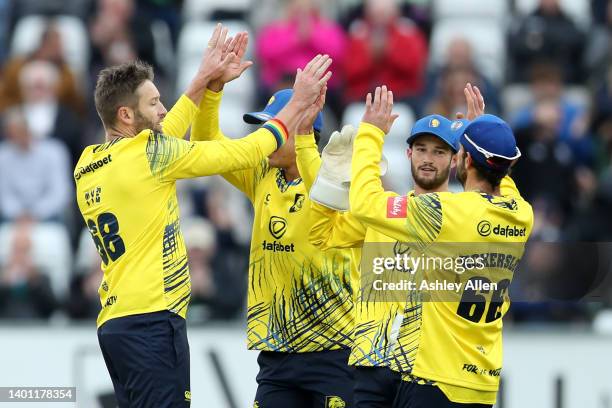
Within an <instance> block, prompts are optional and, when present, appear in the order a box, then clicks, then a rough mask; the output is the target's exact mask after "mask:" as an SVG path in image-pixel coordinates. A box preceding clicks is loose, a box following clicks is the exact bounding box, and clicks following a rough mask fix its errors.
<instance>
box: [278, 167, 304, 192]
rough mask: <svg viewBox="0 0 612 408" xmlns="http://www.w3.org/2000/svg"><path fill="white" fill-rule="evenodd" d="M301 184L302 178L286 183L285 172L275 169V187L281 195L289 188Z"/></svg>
mask: <svg viewBox="0 0 612 408" xmlns="http://www.w3.org/2000/svg"><path fill="white" fill-rule="evenodd" d="M301 182H302V178H301V177H298V178H296V179H295V180H292V181H287V179H286V178H285V171H284V170H283V169H276V185H277V186H278V189H279V190H280V191H281V193H284V192H285V191H287V189H288V188H289V187H291V186H297V185H298V184H300V183H301Z"/></svg>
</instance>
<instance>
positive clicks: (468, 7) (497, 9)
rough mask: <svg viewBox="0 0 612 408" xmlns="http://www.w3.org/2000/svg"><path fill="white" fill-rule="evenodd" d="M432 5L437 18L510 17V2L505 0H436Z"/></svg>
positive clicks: (501, 19)
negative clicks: (458, 0)
mask: <svg viewBox="0 0 612 408" xmlns="http://www.w3.org/2000/svg"><path fill="white" fill-rule="evenodd" d="M432 6H433V17H434V19H435V20H441V19H446V18H466V17H469V18H483V19H493V20H497V21H503V20H504V19H505V18H507V17H508V2H507V1H503V0H497V1H482V0H461V2H457V1H454V0H434V1H433V5H432Z"/></svg>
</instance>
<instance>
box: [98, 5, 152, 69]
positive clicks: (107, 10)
mask: <svg viewBox="0 0 612 408" xmlns="http://www.w3.org/2000/svg"><path fill="white" fill-rule="evenodd" d="M89 29H90V34H91V42H92V61H91V69H92V73H94V74H97V72H98V71H99V70H100V69H101V68H103V67H106V66H110V65H117V64H121V63H123V62H127V61H132V60H134V59H136V58H139V59H141V60H143V61H146V62H148V63H150V64H152V65H154V66H155V71H156V72H159V67H158V66H156V61H155V53H154V49H155V44H154V40H153V33H152V31H151V21H150V19H149V18H148V16H147V15H146V14H144V13H140V12H136V6H135V4H134V0H98V4H97V10H96V14H95V15H94V16H93V18H92V20H91V23H90V26H89Z"/></svg>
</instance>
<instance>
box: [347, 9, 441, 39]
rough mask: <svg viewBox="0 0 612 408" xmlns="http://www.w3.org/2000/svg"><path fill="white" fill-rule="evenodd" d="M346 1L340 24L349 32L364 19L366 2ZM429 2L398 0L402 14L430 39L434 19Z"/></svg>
mask: <svg viewBox="0 0 612 408" xmlns="http://www.w3.org/2000/svg"><path fill="white" fill-rule="evenodd" d="M349 1H350V3H352V4H349V2H347V1H346V0H344V2H343V5H344V8H345V10H344V11H343V13H342V15H341V16H340V23H341V24H342V26H343V27H345V28H346V30H348V29H349V28H350V27H351V24H353V22H355V21H356V20H359V19H361V18H362V16H363V15H364V14H365V7H366V5H365V2H364V1H361V0H352V1H351V0H349ZM428 3H429V0H425V1H423V0H397V4H398V6H399V8H400V13H401V15H402V16H403V17H405V18H407V19H410V20H411V21H413V22H414V23H415V24H416V25H417V26H418V27H419V29H420V30H421V32H423V34H425V36H426V37H427V38H429V36H430V34H431V29H432V25H433V22H432V18H431V5H430V4H428Z"/></svg>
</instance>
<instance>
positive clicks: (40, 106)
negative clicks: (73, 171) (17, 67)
mask: <svg viewBox="0 0 612 408" xmlns="http://www.w3.org/2000/svg"><path fill="white" fill-rule="evenodd" d="M59 80H60V76H59V72H58V71H57V69H56V68H55V66H54V65H53V64H51V63H49V62H44V61H40V60H36V61H31V62H28V63H27V64H25V65H24V66H23V68H22V69H21V72H20V74H19V87H20V92H21V95H22V98H23V105H22V107H23V111H24V114H25V118H26V121H27V123H28V129H29V130H30V133H31V135H32V137H33V138H34V139H45V138H56V139H59V140H61V141H62V142H63V143H64V144H65V146H66V147H67V148H68V150H69V152H70V156H71V165H75V164H76V162H77V161H78V159H79V157H80V156H81V153H82V149H83V143H82V141H81V133H82V132H83V128H82V122H81V121H80V119H79V117H78V116H77V115H76V113H75V112H74V111H72V110H71V109H70V108H68V107H67V106H65V105H63V104H62V103H61V102H60V101H59V100H58V95H57V90H58V85H59Z"/></svg>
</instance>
